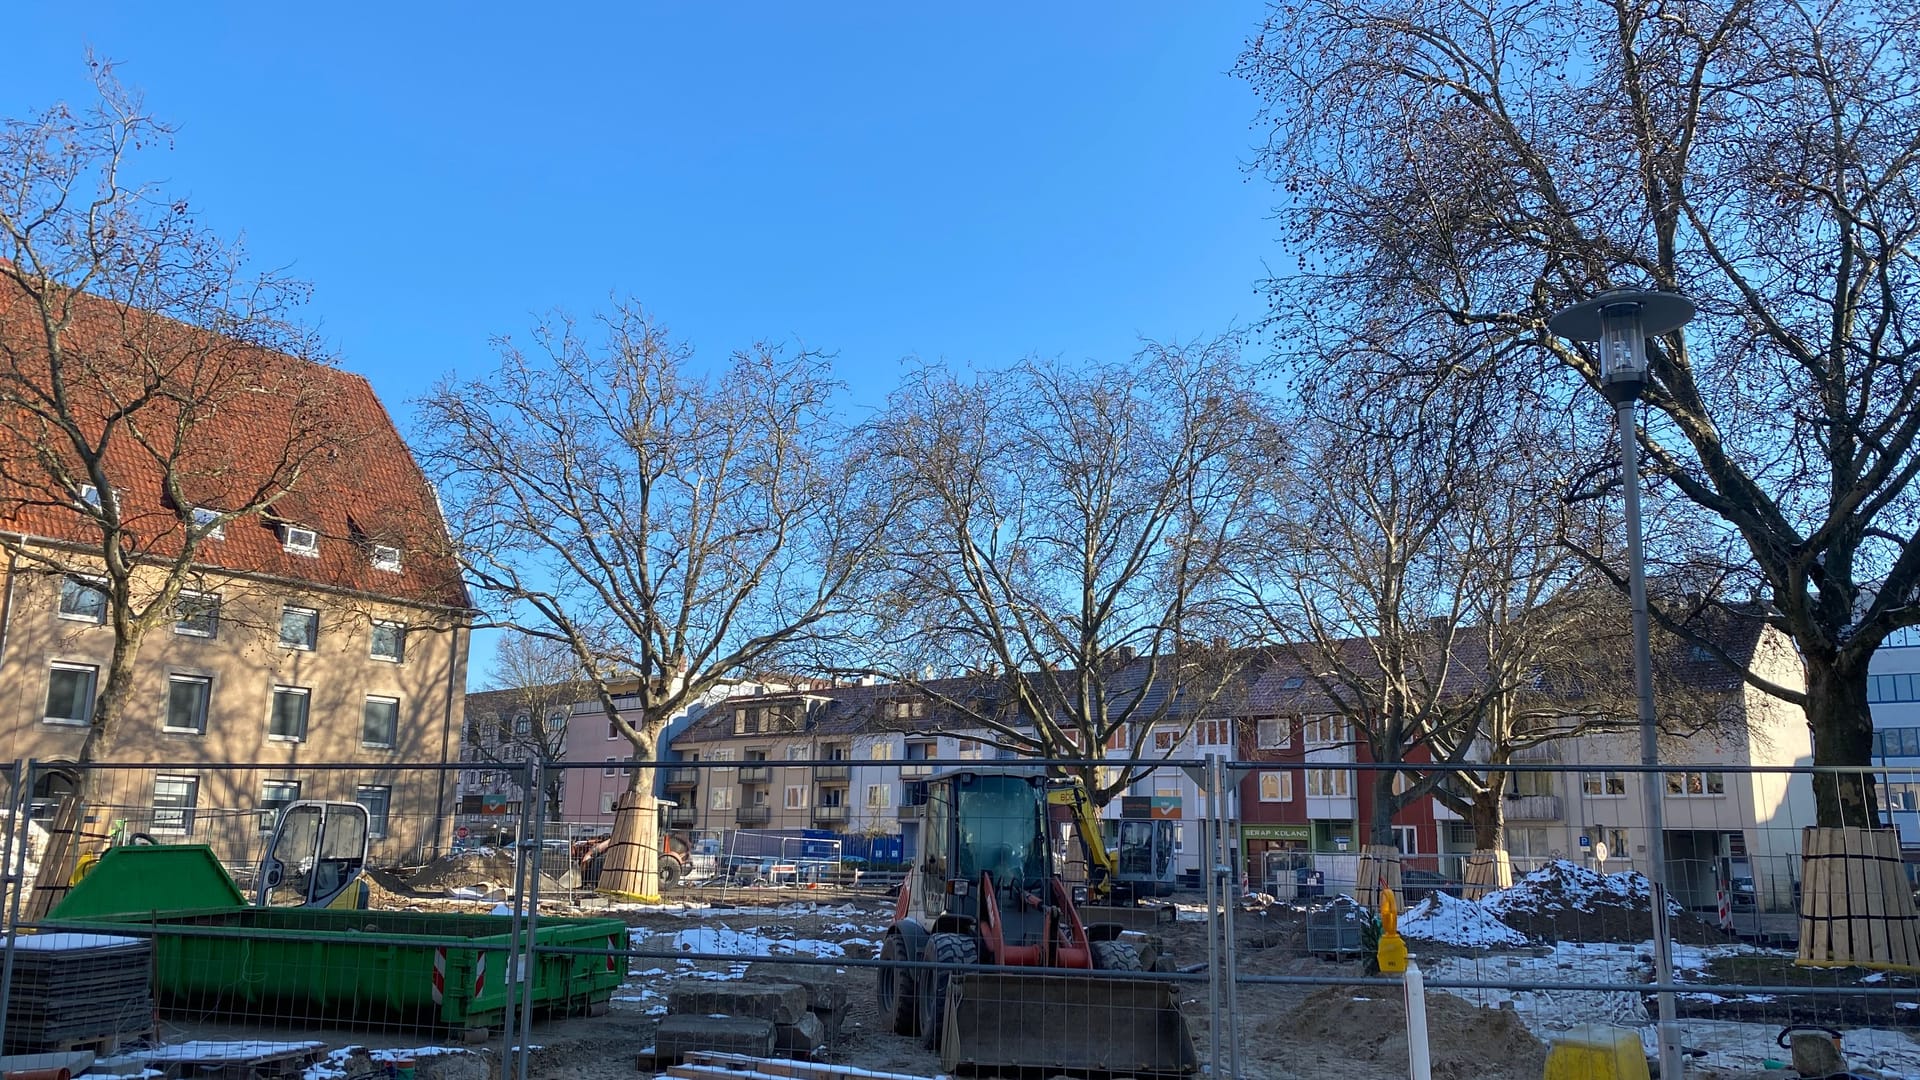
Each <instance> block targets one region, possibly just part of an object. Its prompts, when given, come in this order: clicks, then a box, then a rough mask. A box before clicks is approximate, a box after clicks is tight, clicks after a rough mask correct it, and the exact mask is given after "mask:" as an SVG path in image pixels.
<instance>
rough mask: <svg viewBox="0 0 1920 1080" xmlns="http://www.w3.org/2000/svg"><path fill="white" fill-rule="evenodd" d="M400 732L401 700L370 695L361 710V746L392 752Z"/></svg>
mask: <svg viewBox="0 0 1920 1080" xmlns="http://www.w3.org/2000/svg"><path fill="white" fill-rule="evenodd" d="M399 732H400V699H399V698H391V697H375V696H372V695H369V696H368V697H367V703H366V704H365V705H363V706H361V709H360V744H361V745H362V746H374V747H379V748H380V749H382V750H391V749H393V745H394V737H395V736H396V735H398V734H399Z"/></svg>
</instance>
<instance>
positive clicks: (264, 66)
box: [0, 0, 1281, 685]
mask: <svg viewBox="0 0 1920 1080" xmlns="http://www.w3.org/2000/svg"><path fill="white" fill-rule="evenodd" d="M969 12H970V13H969V14H968V15H966V16H962V15H960V14H957V13H947V12H941V11H937V10H935V9H933V8H932V7H931V6H929V5H907V4H889V5H872V6H861V5H851V4H848V5H824V4H822V5H798V4H782V5H773V4H767V5H748V4H726V5H694V4H684V5H675V6H666V5H654V4H627V5H612V4H608V5H603V6H600V7H598V8H589V7H587V6H585V5H571V4H551V5H546V6H539V5H532V6H528V5H516V6H514V7H507V6H504V5H501V6H495V5H485V4H469V5H460V6H454V5H444V6H430V5H426V4H414V3H389V4H387V5H384V6H379V7H376V6H372V5H351V6H350V5H337V4H307V5H262V4H250V5H240V4H224V5H222V4H213V3H206V4H140V5H136V4H123V5H91V6H82V7H79V8H74V7H72V6H70V5H56V4H50V3H42V4H30V5H21V6H19V7H17V8H16V9H15V10H12V11H10V12H9V13H8V14H9V17H8V26H7V30H8V54H9V55H8V60H9V63H8V73H7V76H6V77H5V78H4V79H0V115H9V116H19V115H24V114H26V113H28V112H29V111H31V110H34V109H38V108H40V107H43V106H45V105H47V104H49V103H51V102H53V101H56V100H60V99H67V100H73V101H79V100H83V99H84V98H85V97H86V96H87V94H88V92H89V88H88V86H87V83H86V78H85V75H86V69H85V65H84V57H85V53H86V50H87V48H89V47H91V48H92V49H94V50H95V52H96V53H98V54H99V55H102V56H105V57H108V58H111V59H113V60H116V61H118V62H119V63H120V65H121V67H120V75H121V78H122V80H123V81H124V82H125V83H127V84H128V85H130V86H134V87H137V88H139V89H141V90H142V91H144V93H145V94H146V97H147V102H148V105H149V106H150V108H151V109H152V110H153V111H154V112H156V113H157V114H159V115H161V116H163V117H165V118H167V119H169V120H170V121H172V122H173V123H174V124H176V125H177V126H178V129H179V131H178V135H177V138H176V145H175V148H174V149H173V150H172V151H171V152H169V153H166V154H163V155H157V156H156V157H154V158H150V159H149V161H148V164H149V166H150V168H151V173H150V174H151V175H157V176H160V177H164V178H165V179H166V180H168V181H169V185H170V190H172V191H173V192H174V193H176V194H184V195H186V196H188V197H189V198H190V200H191V202H192V203H193V204H194V205H195V206H196V207H197V208H198V209H199V210H200V212H201V213H202V214H203V215H204V216H205V218H206V219H207V220H208V221H209V222H210V223H212V224H213V225H214V226H215V227H217V228H219V229H220V230H222V231H223V232H227V233H230V234H231V233H241V232H244V234H245V236H246V239H247V244H248V247H249V249H250V250H251V251H252V252H253V254H254V255H255V257H256V259H257V260H258V261H259V262H261V263H263V264H266V265H272V266H286V267H289V268H290V269H291V271H292V272H293V273H294V274H295V275H297V276H300V277H302V278H305V279H306V280H308V281H310V282H312V283H313V285H314V287H315V294H314V299H313V303H312V305H311V306H310V308H309V309H308V310H307V312H306V315H307V318H308V320H309V321H310V322H311V323H313V324H314V325H317V326H318V327H320V329H321V330H322V331H323V333H324V334H325V336H326V337H327V339H328V341H329V342H330V344H331V345H332V347H333V348H334V349H335V350H336V351H337V353H338V355H339V357H340V360H341V362H342V363H343V364H344V365H345V366H346V367H347V368H349V369H351V370H354V371H358V372H361V373H363V374H365V375H367V376H368V377H370V378H371V379H372V380H373V383H374V386H375V388H376V389H377V390H378V391H379V393H380V394H381V396H382V398H383V399H384V400H385V401H386V403H387V406H388V408H389V409H390V410H391V411H392V412H393V413H394V416H395V418H396V419H398V420H400V421H401V423H402V424H403V425H405V424H406V423H407V422H408V419H409V417H410V414H411V412H412V407H411V405H410V404H409V401H410V399H412V398H414V397H415V396H417V395H419V394H420V393H422V392H423V391H425V390H426V389H427V388H428V387H429V386H430V385H431V384H432V383H433V382H434V381H435V380H436V379H437V378H439V377H440V376H441V375H443V374H445V373H447V372H449V371H458V372H460V373H462V374H466V375H479V374H481V373H483V372H484V371H485V370H486V369H487V367H488V366H489V365H490V363H491V362H492V356H491V350H490V347H489V344H488V341H489V338H490V337H492V336H494V335H497V334H501V333H509V332H519V331H523V330H524V329H525V328H526V327H527V326H528V325H529V324H530V323H531V321H532V320H533V318H534V316H535V314H536V313H538V312H543V311H547V310H550V309H553V308H556V307H559V308H566V309H569V310H573V311H586V310H589V309H591V308H592V307H593V306H594V305H596V304H600V303H602V302H604V301H605V300H606V299H607V298H608V297H609V296H610V295H612V294H621V295H631V296H634V297H637V298H639V299H640V300H641V301H642V302H643V303H645V304H646V305H647V306H648V307H649V308H650V309H651V310H652V311H653V312H654V313H655V314H656V315H657V316H659V317H660V318H662V319H663V320H665V321H666V323H667V324H668V325H669V326H670V327H672V328H673V330H674V331H675V332H676V333H677V334H678V335H679V336H681V337H682V338H684V339H686V340H689V341H691V342H692V343H693V344H694V345H695V347H696V348H697V349H699V350H700V351H701V352H702V353H704V354H705V355H710V356H716V357H717V356H723V355H725V353H726V352H728V351H730V350H732V349H734V348H736V347H739V346H741V345H744V344H748V343H750V342H752V341H755V340H760V339H772V340H785V341H791V342H799V343H804V344H805V345H807V346H810V347H814V348H820V349H825V350H829V351H832V352H834V353H836V354H837V359H836V361H835V367H836V371H837V372H838V374H839V376H840V377H841V378H842V379H844V380H845V381H846V382H847V383H848V384H849V385H850V387H851V393H850V396H849V404H850V405H851V406H852V407H853V408H854V409H855V410H856V411H857V410H860V409H863V408H865V407H870V406H874V405H877V404H879V403H880V402H881V400H882V399H884V397H885V395H886V394H887V392H888V391H889V390H890V389H891V388H892V386H893V385H894V383H895V381H896V379H897V376H898V373H899V371H900V364H901V361H902V359H903V358H905V357H909V356H920V357H926V358H943V359H945V360H947V361H949V362H951V363H955V364H975V365H982V366H991V365H999V364H1004V363H1009V362H1012V361H1014V360H1018V359H1020V358H1022V357H1024V356H1029V355H1040V356H1048V357H1063V358H1066V359H1069V360H1074V359H1083V358H1101V359H1111V358H1115V357H1120V356H1126V355H1131V353H1132V352H1133V351H1134V350H1135V349H1136V347H1137V344H1138V342H1139V340H1140V339H1141V338H1142V337H1151V338H1157V339H1178V340H1190V339H1194V338H1199V337H1206V336H1211V335H1213V334H1216V333H1219V332H1221V331H1223V330H1226V329H1228V328H1230V327H1233V326H1245V325H1247V324H1249V323H1252V322H1254V321H1256V320H1258V319H1259V318H1260V317H1261V315H1262V314H1263V313H1264V310H1265V309H1264V305H1263V302H1262V300H1261V297H1260V296H1259V294H1258V293H1257V291H1256V282H1257V281H1258V280H1260V279H1261V278H1262V277H1264V276H1265V272H1266V271H1265V264H1266V262H1267V261H1269V260H1271V261H1273V262H1275V263H1276V264H1277V263H1278V261H1279V257H1280V255H1281V251H1280V249H1279V247H1278V246H1277V245H1276V243H1275V242H1274V239H1273V238H1274V236H1275V232H1276V230H1275V229H1274V227H1273V225H1272V223H1271V222H1270V221H1268V220H1267V215H1268V212H1269V207H1270V206H1271V205H1272V204H1273V202H1274V194H1273V192H1272V190H1271V189H1270V188H1269V187H1268V186H1267V185H1266V184H1264V183H1262V182H1260V181H1258V180H1250V179H1249V178H1248V177H1247V176H1246V174H1245V173H1244V171H1243V170H1242V168H1241V163H1242V162H1244V161H1246V160H1247V159H1248V158H1249V157H1250V156H1251V148H1252V146H1253V143H1254V141H1255V139H1256V137H1257V134H1258V133H1257V132H1256V131H1255V130H1254V129H1253V128H1252V127H1251V121H1252V117H1253V115H1254V111H1255V101H1254V98H1253V95H1252V93H1251V91H1250V90H1249V89H1248V88H1247V87H1246V85H1245V84H1244V83H1241V82H1239V81H1237V80H1235V79H1233V78H1232V77H1230V76H1229V75H1228V74H1227V71H1228V70H1229V69H1230V68H1231V67H1232V64H1233V62H1234V58H1235V56H1236V55H1237V53H1238V52H1239V50H1240V48H1241V46H1242V43H1243V42H1244V40H1245V39H1246V37H1247V36H1248V35H1249V34H1250V33H1252V32H1253V31H1254V30H1255V29H1257V27H1258V24H1259V19H1260V14H1261V6H1260V4H1258V3H1256V2H1250V0H1234V2H1231V3H1225V2H1223V3H1212V4H1196V5H1184V4H1183V5H1146V4H1139V5H1121V4H1107V5H1097V6H1096V5H1092V4H1084V5H1081V4H1071V5H1070V4H1058V5H1055V4H1045V5H1040V4H1035V5H1026V6H1023V7H1020V8H1015V7H1012V6H1006V7H996V8H991V9H987V10H981V9H978V8H973V9H969ZM477 645H478V647H477V648H476V650H475V653H474V656H473V658H472V661H473V662H472V671H473V679H474V681H475V683H476V685H477V684H479V683H480V682H481V681H482V680H484V678H485V676H486V672H487V667H488V663H489V657H490V655H491V642H490V641H488V640H485V638H484V636H483V640H481V641H480V642H478V643H477Z"/></svg>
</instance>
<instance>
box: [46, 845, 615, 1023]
mask: <svg viewBox="0 0 1920 1080" xmlns="http://www.w3.org/2000/svg"><path fill="white" fill-rule="evenodd" d="M511 923H512V918H511V917H510V916H506V915H443V914H436V913H431V912H402V911H332V910H327V909H322V908H279V907H252V906H249V905H248V904H247V902H246V898H245V897H244V896H242V895H241V893H240V890H239V888H238V887H237V886H235V885H234V883H233V879H232V878H231V877H230V876H228V874H227V872H226V869H225V868H224V867H222V866H221V865H220V861H219V860H218V859H217V858H215V857H214V854H213V851H212V849H211V848H209V847H207V846H206V845H204V844H175V845H151V846H140V845H134V846H127V847H117V848H113V849H112V850H110V851H108V852H107V854H106V855H105V856H104V857H103V858H102V859H101V860H100V862H99V863H98V864H97V865H96V866H95V867H94V868H93V870H92V871H91V872H89V873H88V874H87V876H86V877H84V878H82V879H81V880H80V882H79V884H77V885H75V886H74V887H73V889H72V890H71V891H70V892H69V893H68V894H67V896H66V898H65V899H64V900H62V901H61V903H60V905H59V906H58V907H56V908H55V909H54V910H53V912H52V913H51V914H50V915H49V916H48V918H47V919H46V920H45V924H46V925H47V926H49V927H54V926H57V927H58V928H59V929H61V930H68V931H86V930H92V931H95V932H98V933H106V934H136V935H141V936H150V937H152V938H153V943H154V949H153V966H154V972H153V991H154V996H155V997H156V998H157V999H158V1000H159V1002H160V1004H161V1006H162V1007H163V1008H167V1009H169V1010H191V1011H195V1012H197V1013H200V1014H211V1015H219V1016H222V1017H223V1018H226V1019H232V1020H257V1019H264V1018H271V1019H284V1018H287V1017H303V1018H304V1017H314V1018H329V1019H353V1020H359V1021H363V1022H370V1023H384V1024H417V1025H425V1026H434V1027H446V1028H455V1029H471V1028H488V1027H498V1026H500V1025H501V1023H502V1022H503V1021H504V1019H505V1016H506V1008H507V1002H508V994H509V993H510V992H517V991H520V990H521V988H522V979H524V978H527V977H531V979H532V982H533V1004H534V1008H535V1009H536V1010H537V1011H538V1012H544V1013H549V1014H565V1013H579V1012H587V1011H598V1008H599V1007H600V1006H602V1005H604V1003H605V1002H606V1001H607V1000H608V999H609V998H610V997H612V995H613V991H614V988H615V987H617V986H619V985H620V983H621V982H623V981H624V980H625V978H626V972H627V958H626V957H625V956H624V955H619V954H620V953H621V952H623V951H624V950H625V948H626V938H627V927H626V924H625V923H622V922H621V921H620V920H618V919H583V918H542V919H541V920H540V923H539V927H538V929H537V931H536V935H535V940H536V941H537V942H538V944H540V945H542V946H547V947H553V948H561V949H578V950H583V951H580V952H565V953H538V954H536V955H532V956H528V955H525V954H524V953H521V954H517V955H514V954H512V953H511V952H510V947H511V946H512V944H513V939H512V936H511ZM522 939H523V940H524V934H523V935H522ZM510 955H514V968H515V970H514V971H512V972H509V971H508V959H509V956H510Z"/></svg>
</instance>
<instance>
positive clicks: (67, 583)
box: [54, 574, 111, 626]
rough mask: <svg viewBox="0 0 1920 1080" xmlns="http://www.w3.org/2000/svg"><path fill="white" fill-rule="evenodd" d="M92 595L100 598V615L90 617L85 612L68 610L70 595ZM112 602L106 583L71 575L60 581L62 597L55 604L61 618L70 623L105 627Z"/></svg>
mask: <svg viewBox="0 0 1920 1080" xmlns="http://www.w3.org/2000/svg"><path fill="white" fill-rule="evenodd" d="M69 590H71V595H81V594H85V593H91V594H92V595H94V596H97V597H99V598H100V613H99V614H98V615H89V614H87V613H86V612H83V611H69V610H67V597H68V595H70V592H69ZM110 603H111V601H110V600H109V599H108V597H107V589H106V583H105V582H102V581H100V580H99V579H97V578H88V577H79V576H77V575H72V574H69V575H68V576H66V577H63V578H61V579H60V597H59V599H58V600H56V601H55V602H54V610H55V611H56V612H57V613H58V614H59V616H60V618H62V619H65V620H67V621H68V622H80V623H86V624H88V625H89V626H104V625H106V621H107V607H108V606H109V604H110Z"/></svg>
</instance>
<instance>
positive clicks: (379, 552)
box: [371, 544, 400, 574]
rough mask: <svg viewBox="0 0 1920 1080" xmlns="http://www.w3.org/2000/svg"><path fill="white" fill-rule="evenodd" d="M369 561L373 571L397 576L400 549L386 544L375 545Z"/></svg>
mask: <svg viewBox="0 0 1920 1080" xmlns="http://www.w3.org/2000/svg"><path fill="white" fill-rule="evenodd" d="M371 561H372V562H373V568H374V569H375V570H384V571H386V572H387V573H389V574H397V573H399V572H400V549H399V548H397V547H391V546H389V545H387V544H375V545H373V557H372V560H371Z"/></svg>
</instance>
